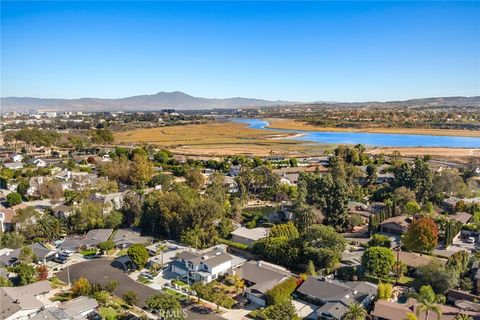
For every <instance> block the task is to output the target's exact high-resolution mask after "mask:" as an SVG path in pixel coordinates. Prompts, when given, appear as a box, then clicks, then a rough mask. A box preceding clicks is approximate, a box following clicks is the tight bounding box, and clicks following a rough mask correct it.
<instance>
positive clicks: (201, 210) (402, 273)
mask: <svg viewBox="0 0 480 320" xmlns="http://www.w3.org/2000/svg"><path fill="white" fill-rule="evenodd" d="M100 134H102V135H104V134H107V135H108V133H100V132H98V135H100ZM18 139H20V138H18ZM107 139H108V138H107ZM21 142H22V140H18V141H17V144H20V143H21ZM17 148H18V146H17ZM9 150H10V149H8V148H5V150H4V151H3V155H4V158H3V159H4V162H3V163H4V164H8V163H21V164H22V166H21V167H18V168H15V169H13V168H12V167H9V166H4V168H3V169H1V172H0V173H1V175H0V177H1V181H2V190H1V194H2V198H1V201H2V203H1V205H2V206H1V210H0V214H1V216H0V217H1V219H0V221H1V226H2V237H1V239H2V249H1V250H0V265H1V269H0V270H1V273H0V277H1V278H0V280H1V285H2V287H1V290H2V313H1V314H2V319H27V318H28V319H30V318H33V319H71V318H73V319H84V318H85V319H96V318H95V317H97V318H115V319H127V318H128V319H130V318H132V317H133V318H135V317H136V318H155V316H156V315H155V310H154V309H155V308H156V307H154V306H156V305H157V304H158V303H167V301H168V303H170V304H173V305H175V306H177V307H178V309H175V308H174V309H175V310H177V311H178V312H180V311H181V313H182V315H183V314H184V312H185V314H186V315H187V317H188V318H191V319H197V318H198V319H217V318H218V319H232V320H233V319H277V318H275V317H276V316H274V314H276V313H280V314H282V315H283V316H282V317H283V319H285V317H286V318H290V319H299V318H302V319H329V320H330V319H338V320H343V319H363V318H361V315H362V314H364V317H367V316H368V317H370V318H373V319H389V320H390V319H392V320H395V319H400V320H402V319H407V318H408V319H414V318H415V317H417V318H418V319H424V318H425V317H424V314H425V312H426V311H425V310H427V309H425V307H424V306H425V305H429V306H430V307H431V308H432V309H431V310H434V311H432V312H433V313H435V314H438V315H440V318H438V319H456V320H458V319H479V317H480V304H478V301H479V300H480V295H479V294H480V271H479V267H478V266H479V261H480V256H478V254H479V252H480V245H479V231H480V202H479V201H478V200H477V199H478V196H479V194H480V193H479V192H480V186H479V184H478V183H479V179H476V177H475V175H471V174H467V172H468V171H466V170H468V167H464V168H460V169H459V168H458V167H452V168H449V167H445V166H443V165H438V164H436V163H433V162H430V161H429V159H428V158H416V159H413V160H410V159H398V158H397V159H394V158H392V157H383V158H380V157H371V156H368V155H367V154H365V153H364V149H363V148H362V146H355V147H343V146H341V147H338V148H337V149H335V150H333V151H332V153H331V154H330V155H328V156H327V157H321V158H312V159H310V158H299V159H294V160H292V159H286V158H284V157H275V158H273V157H270V158H269V159H267V158H266V159H261V158H248V157H238V156H236V157H225V158H217V159H208V158H204V159H195V158H188V157H183V158H181V159H180V158H179V160H176V158H175V157H174V155H173V154H171V153H170V152H169V151H168V150H165V149H160V150H159V149H154V148H140V147H124V146H114V147H110V148H105V150H102V148H100V149H97V150H98V151H94V153H86V154H84V153H83V152H78V151H75V150H74V149H72V150H71V151H70V152H71V153H69V154H68V156H66V158H55V157H51V156H49V154H50V153H46V154H45V155H43V156H41V157H38V156H37V158H36V159H37V160H41V161H35V160H32V159H34V158H33V157H31V156H30V155H29V153H28V152H25V153H18V152H15V150H12V151H13V152H12V151H9ZM44 150H47V149H44ZM107 150H108V151H107ZM10 152H11V153H10ZM20 155H21V157H20ZM106 155H108V157H106ZM104 159H108V161H104ZM9 161H11V162H9ZM377 163H379V164H380V165H377ZM133 168H135V169H133ZM122 170H127V171H128V172H123V171H122ZM380 173H381V174H382V175H381V177H382V178H379V174H380ZM406 174H408V176H406ZM342 175H343V176H342ZM80 177H81V178H80ZM332 178H334V179H332ZM465 179H466V180H465ZM447 181H448V182H447ZM452 181H453V182H452ZM465 181H466V182H465ZM450 183H456V189H458V190H461V191H455V190H456V189H453V191H451V190H452V188H451V187H450ZM432 295H433V296H432ZM428 299H430V300H428ZM432 299H433V300H432ZM432 306H436V307H438V308H437V309H434V308H433V307H432ZM177 307H176V308H177ZM428 310H430V309H428ZM435 310H436V311H435ZM437 311H438V313H437ZM432 312H430V315H429V316H428V319H433V317H432ZM353 315H357V316H358V315H360V317H359V318H352V316H353ZM461 317H463V318H461Z"/></svg>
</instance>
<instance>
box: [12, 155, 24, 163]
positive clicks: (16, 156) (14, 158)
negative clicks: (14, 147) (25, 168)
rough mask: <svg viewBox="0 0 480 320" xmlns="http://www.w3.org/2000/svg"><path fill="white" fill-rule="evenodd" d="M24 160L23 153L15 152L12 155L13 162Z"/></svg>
mask: <svg viewBox="0 0 480 320" xmlns="http://www.w3.org/2000/svg"><path fill="white" fill-rule="evenodd" d="M22 160H23V156H22V155H21V154H15V155H13V156H12V161H13V162H21V161H22Z"/></svg>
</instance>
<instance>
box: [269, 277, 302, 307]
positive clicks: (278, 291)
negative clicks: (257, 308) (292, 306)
mask: <svg viewBox="0 0 480 320" xmlns="http://www.w3.org/2000/svg"><path fill="white" fill-rule="evenodd" d="M296 288H297V279H296V278H295V277H290V278H288V279H287V280H285V281H283V282H280V283H279V284H277V285H276V286H275V287H273V288H272V289H270V290H268V291H267V292H266V293H265V295H266V296H267V303H268V304H269V305H274V304H277V303H281V302H284V301H285V300H287V299H290V296H291V294H292V293H293V292H294V291H295V289H296Z"/></svg>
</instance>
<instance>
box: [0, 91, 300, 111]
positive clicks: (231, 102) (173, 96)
mask: <svg viewBox="0 0 480 320" xmlns="http://www.w3.org/2000/svg"><path fill="white" fill-rule="evenodd" d="M295 103H296V102H290V101H268V100H261V99H250V98H239V97H235V98H228V99H208V98H200V97H193V96H190V95H188V94H185V93H183V92H179V91H175V92H159V93H157V94H153V95H140V96H133V97H127V98H120V99H97V98H81V99H43V98H29V97H6V98H1V107H2V112H8V111H28V110H51V111H63V110H69V111H134V110H142V111H147V110H159V109H165V108H174V109H180V110H181V109H184V110H185V109H210V108H238V107H254V106H273V105H289V104H295Z"/></svg>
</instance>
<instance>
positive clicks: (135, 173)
mask: <svg viewBox="0 0 480 320" xmlns="http://www.w3.org/2000/svg"><path fill="white" fill-rule="evenodd" d="M153 173H154V169H153V163H152V162H151V161H150V160H149V159H148V157H147V156H142V155H140V154H136V155H135V156H134V157H133V160H132V165H131V168H130V173H129V175H130V177H129V180H130V182H131V184H132V185H134V186H136V187H138V188H143V187H145V186H146V185H147V183H148V182H149V181H150V180H151V179H152V176H153Z"/></svg>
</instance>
